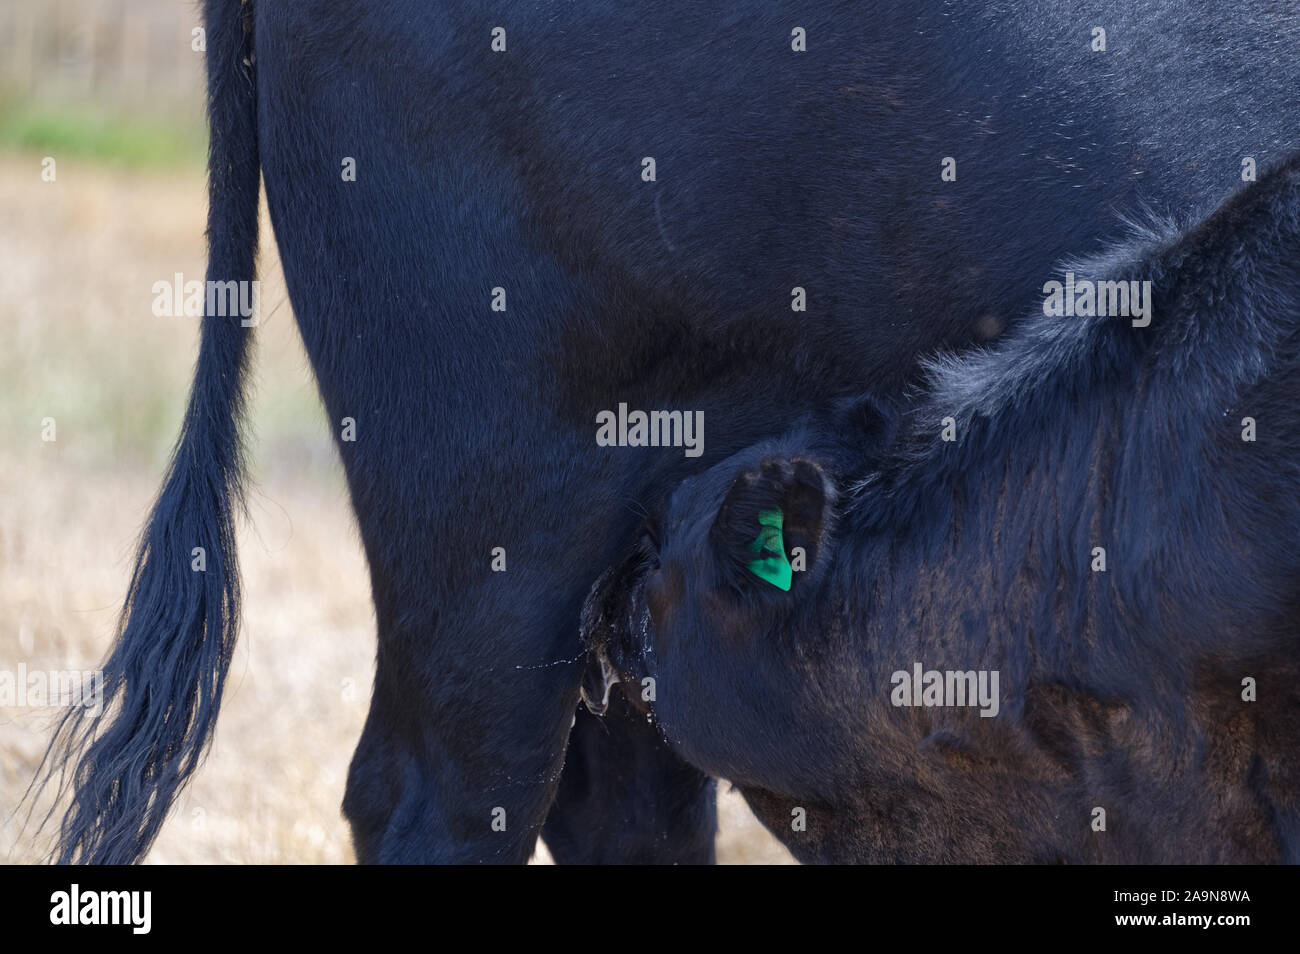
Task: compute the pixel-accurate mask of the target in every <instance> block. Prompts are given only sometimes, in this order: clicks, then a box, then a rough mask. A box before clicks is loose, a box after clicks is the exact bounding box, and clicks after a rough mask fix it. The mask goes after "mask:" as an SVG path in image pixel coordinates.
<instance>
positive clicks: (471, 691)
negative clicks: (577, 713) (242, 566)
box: [343, 626, 577, 864]
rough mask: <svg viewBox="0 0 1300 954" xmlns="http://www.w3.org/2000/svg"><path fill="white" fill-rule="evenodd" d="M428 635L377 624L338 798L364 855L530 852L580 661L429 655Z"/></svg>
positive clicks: (517, 859) (391, 859)
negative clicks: (532, 662) (361, 718)
mask: <svg viewBox="0 0 1300 954" xmlns="http://www.w3.org/2000/svg"><path fill="white" fill-rule="evenodd" d="M484 642H486V640H484ZM418 646H424V647H425V652H423V653H416V654H414V655H408V654H407V653H405V652H404V651H403V650H404V649H405V648H407V647H412V648H414V647H418ZM428 646H429V643H428V641H419V640H407V639H404V638H403V634H401V633H397V632H393V631H387V632H386V631H384V629H383V627H382V626H381V632H380V653H379V661H378V666H377V670H376V676H375V691H374V695H373V697H372V699H371V704H370V713H369V715H368V717H367V719H366V726H365V730H364V732H363V733H362V737H361V742H360V744H359V745H358V746H357V750H356V754H355V755H354V756H353V759H352V765H351V768H350V770H349V773H348V783H347V792H346V795H345V797H344V801H343V811H344V814H345V815H346V816H347V818H348V821H349V822H350V823H351V826H352V834H353V844H354V847H355V849H356V854H357V860H358V861H359V862H361V863H363V864H367V863H384V864H403V863H481V862H496V863H504V864H518V863H522V862H525V861H527V860H528V858H529V856H530V855H531V854H532V852H533V849H534V847H535V845H536V840H537V834H538V831H539V829H540V828H541V825H542V821H543V820H544V819H545V817H546V812H547V809H548V808H549V806H550V804H551V802H552V800H553V799H554V796H555V789H556V786H557V784H558V780H559V774H560V765H561V760H562V758H563V751H564V744H565V738H566V735H567V733H568V730H569V726H570V722H571V720H572V713H573V710H574V707H575V705H576V703H577V688H576V687H577V678H576V674H577V663H572V664H565V663H563V662H562V663H560V664H558V665H555V666H549V667H544V668H537V669H526V668H516V667H515V666H510V665H507V666H504V667H501V666H494V665H493V664H492V663H488V662H485V660H484V659H483V658H482V657H480V656H479V655H478V654H476V653H472V652H465V653H460V654H456V655H455V656H452V657H448V658H442V657H441V654H438V653H436V652H435V653H433V654H432V655H433V656H434V657H435V660H437V661H435V662H432V663H431V662H430V659H429V654H428V652H427V649H428ZM499 658H512V657H511V655H510V654H507V653H505V652H502V653H501V654H500V657H499ZM497 670H500V671H497Z"/></svg>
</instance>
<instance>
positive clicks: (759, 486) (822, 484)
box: [709, 457, 835, 592]
mask: <svg viewBox="0 0 1300 954" xmlns="http://www.w3.org/2000/svg"><path fill="white" fill-rule="evenodd" d="M834 496H835V492H834V488H833V486H832V484H831V481H830V479H829V478H828V477H827V475H826V474H825V473H824V472H823V471H822V469H821V467H820V466H818V465H817V463H816V462H815V461H812V460H808V459H806V458H800V457H795V458H777V459H768V460H764V461H762V462H761V463H760V464H759V465H758V466H757V467H756V468H746V469H745V470H742V471H741V472H740V473H738V474H737V475H736V477H735V479H734V480H733V481H732V484H731V487H730V489H729V490H728V491H727V496H726V498H725V499H724V500H723V502H722V506H721V507H720V508H719V509H718V514H717V516H716V517H715V518H714V521H713V526H712V528H711V529H710V531H709V542H710V545H711V546H712V547H713V552H714V557H715V560H716V564H717V567H718V572H719V575H720V576H721V582H722V583H723V584H724V585H726V586H729V587H732V588H733V589H737V590H741V591H753V590H766V591H769V592H775V591H776V590H782V591H789V590H792V589H795V588H797V587H798V586H799V585H800V584H801V582H802V581H803V580H805V579H807V575H808V574H809V573H810V572H811V571H812V570H813V569H814V568H815V567H816V566H817V563H818V558H819V557H820V556H821V554H822V550H823V548H824V541H825V536H826V533H827V531H828V529H829V527H828V522H829V516H830V511H831V508H832V506H833V502H834Z"/></svg>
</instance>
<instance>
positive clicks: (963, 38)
mask: <svg viewBox="0 0 1300 954" xmlns="http://www.w3.org/2000/svg"><path fill="white" fill-rule="evenodd" d="M1129 6H1130V5H1127V4H1125V5H1120V4H1113V5H1112V4H1110V3H1089V2H1084V3H1079V2H1077V0H1070V2H1068V3H1067V2H1064V0H1061V2H1054V3H1037V2H1035V3H1023V2H1016V3H1005V2H1003V3H996V2H995V3H989V4H982V5H978V6H977V5H952V4H947V3H939V2H930V3H908V4H866V3H861V2H858V0H846V2H841V3H828V4H816V5H813V6H811V7H802V8H800V9H799V10H797V11H786V10H784V9H778V7H777V6H776V5H772V4H769V3H766V2H759V0H743V2H741V3H739V4H736V3H731V4H727V5H725V6H722V7H714V6H712V5H709V4H701V3H696V2H670V3H656V4H641V5H635V6H633V5H625V4H610V3H607V2H605V0H580V2H576V3H566V4H564V5H562V6H560V7H556V6H552V5H548V4H516V5H511V6H509V7H507V8H502V9H501V10H496V9H495V8H491V7H490V6H489V5H481V6H480V5H478V4H474V3H464V2H445V3H429V2H426V0H369V2H366V3H356V2H347V3H345V2H342V0H299V2H295V3H280V4H261V3H258V2H257V0H250V2H246V3H245V2H240V0H206V3H205V16H206V23H207V29H208V40H207V49H208V54H207V56H208V77H209V80H208V82H209V98H210V106H209V109H210V124H211V130H212V139H211V155H210V194H211V207H210V213H209V229H208V235H209V240H210V246H211V247H210V261H209V278H210V279H212V280H217V281H243V280H251V279H252V277H253V275H254V253H255V249H256V242H257V194H258V175H259V171H260V173H261V176H262V181H263V182H264V184H265V189H266V195H267V201H268V205H269V208H270V213H271V219H272V222H273V224H274V228H275V233H276V239H277V242H278V246H279V251H280V258H281V262H282V263H283V267H284V274H285V278H286V281H287V284H288V289H289V295H290V298H291V301H292V305H293V309H294V313H295V315H296V317H297V320H298V323H299V326H300V329H301V332H302V337H303V340H304V342H305V344H306V348H307V352H308V354H309V356H310V359H311V362H312V366H313V369H314V371H315V374H316V377H317V380H318V382H319V386H320V391H321V396H322V398H323V401H324V405H325V408H326V410H327V412H328V415H329V418H330V420H331V422H332V424H333V426H334V427H335V429H336V433H337V434H338V435H339V444H338V446H339V452H340V455H341V457H342V460H343V464H344V468H345V470H346V475H347V480H348V485H349V489H350V493H351V501H352V504H353V506H354V508H355V510H356V514H357V520H358V524H359V527H360V532H361V536H362V539H363V542H364V546H365V552H366V556H367V559H368V562H369V567H370V573H371V583H372V590H373V596H374V601H375V610H376V617H377V620H378V630H379V632H378V636H379V649H378V659H377V669H376V678H375V692H374V697H373V700H372V703H371V708H370V714H369V717H368V720H367V723H366V727H365V730H364V734H363V736H362V739H361V742H360V746H359V748H358V750H357V753H356V756H355V758H354V760H353V763H352V768H351V772H350V775H349V779H348V787H347V795H346V799H345V803H344V809H345V812H346V814H347V816H348V818H349V820H350V822H351V825H352V830H353V833H354V840H355V844H356V851H357V856H358V857H359V858H360V859H361V860H363V861H417V860H421V861H423V860H429V861H521V860H523V859H525V858H527V857H528V855H529V853H530V852H531V851H532V849H533V846H534V843H535V839H536V837H537V835H538V832H539V830H540V829H541V828H542V825H543V823H544V822H545V821H547V816H548V811H549V821H548V822H547V828H546V831H545V835H546V838H547V840H548V842H549V844H550V847H551V850H552V852H553V853H554V854H555V856H556V857H557V859H558V860H561V861H568V860H579V861H581V860H587V861H598V860H643V861H674V860H676V861H707V860H709V859H711V858H712V852H713V847H712V844H713V831H714V821H713V810H712V801H711V799H712V797H713V795H712V792H713V790H712V783H711V782H710V781H709V779H708V778H707V777H706V776H705V775H703V774H702V773H700V772H698V771H697V770H696V769H694V768H692V767H690V766H689V765H687V764H685V763H683V762H682V761H681V760H680V759H678V758H677V756H675V755H674V754H673V753H671V752H670V751H669V750H667V749H666V748H664V747H663V746H662V745H661V743H660V742H659V740H658V737H657V735H656V734H655V733H654V732H653V731H652V730H651V727H649V726H647V725H646V724H645V722H644V720H643V719H639V718H634V717H630V716H629V717H627V718H622V719H620V720H618V721H613V722H610V723H607V724H606V725H605V726H600V725H599V724H598V723H596V722H595V720H593V719H591V718H590V717H589V716H587V715H585V714H579V715H578V717H577V720H578V721H577V722H576V725H575V724H574V719H575V714H574V713H575V708H576V706H577V700H578V693H579V683H580V680H581V673H582V663H581V656H582V651H581V647H580V646H579V644H578V641H577V639H576V636H575V633H576V623H577V619H578V615H579V611H580V609H581V607H582V602H583V597H584V595H585V593H586V591H587V589H588V586H589V584H590V581H591V580H592V579H593V578H594V577H595V575H596V574H597V573H598V572H599V571H600V570H601V569H602V568H604V567H606V566H609V565H610V564H611V563H612V562H614V561H615V560H616V559H617V558H618V557H619V555H620V553H621V552H623V549H624V548H625V547H626V546H627V545H628V543H629V542H630V541H631V540H632V539H633V534H634V532H635V527H636V525H637V523H638V520H639V516H640V513H641V512H642V510H643V509H644V508H646V507H649V506H653V505H655V504H656V503H657V502H658V501H659V499H660V498H661V497H662V496H663V495H664V494H665V493H666V492H667V490H668V489H670V488H671V487H673V486H675V485H676V484H677V483H678V482H679V481H680V480H681V479H682V478H683V477H686V476H688V475H690V474H693V473H697V472H699V471H701V470H703V469H705V468H707V467H709V466H710V465H712V464H715V463H717V462H718V461H720V460H723V459H724V458H726V457H727V456H728V455H729V454H732V453H734V452H736V451H737V450H739V449H740V448H743V447H746V446H749V445H751V444H753V443H754V442H755V441H758V440H761V439H764V438H767V437H772V436H774V435H777V434H780V433H782V432H783V431H784V430H786V429H787V428H788V427H789V426H790V425H791V424H792V423H793V422H794V421H795V420H797V419H798V418H799V417H800V416H801V415H803V414H805V413H807V412H809V411H810V410H816V409H824V408H827V407H829V406H831V405H832V404H833V403H834V402H835V401H836V400H839V399H843V398H846V397H849V396H851V395H854V394H857V393H859V392H861V391H862V390H863V389H864V388H870V389H873V390H875V391H877V392H879V393H880V394H882V395H885V396H889V395H895V394H897V393H898V392H899V391H900V389H902V388H903V387H904V386H905V385H906V384H907V383H908V382H909V381H910V380H912V379H913V377H914V374H915V358H916V356H918V355H920V354H923V353H928V352H930V351H932V350H934V349H936V348H939V347H957V346H962V345H966V344H970V343H971V342H974V341H979V340H984V339H989V338H992V337H995V336H996V335H997V334H999V333H1000V331H1001V330H1002V329H1003V328H1004V327H1005V326H1006V325H1007V324H1008V322H1009V319H1010V317H1011V316H1013V315H1015V314H1018V313H1020V312H1021V311H1023V310H1024V308H1026V307H1027V306H1028V304H1029V303H1030V302H1031V301H1032V300H1033V298H1034V295H1035V294H1036V293H1037V289H1038V283H1039V282H1040V281H1041V279H1040V277H1039V276H1040V275H1041V274H1042V273H1043V272H1045V271H1046V270H1047V269H1048V268H1049V267H1050V266H1051V264H1052V263H1053V262H1055V261H1056V260H1058V259H1059V258H1060V257H1061V256H1063V255H1065V254H1068V253H1072V252H1076V251H1083V252H1086V251H1091V250H1094V249H1095V248H1097V247H1099V243H1100V242H1102V241H1103V240H1106V239H1109V238H1113V237H1115V236H1117V235H1118V234H1119V229H1120V225H1119V224H1118V218H1117V215H1116V213H1117V212H1125V211H1131V210H1133V209H1135V208H1137V207H1138V206H1140V205H1143V204H1146V205H1150V206H1151V207H1152V208H1153V209H1155V210H1156V211H1172V210H1175V209H1182V208H1185V207H1192V206H1196V205H1198V204H1200V203H1204V202H1207V201H1218V200H1220V199H1222V197H1224V196H1226V195H1227V194H1228V192H1229V191H1230V189H1231V187H1232V185H1233V183H1235V182H1237V181H1239V178H1240V176H1241V174H1242V168H1243V162H1247V163H1251V162H1260V163H1263V162H1265V161H1267V160H1268V159H1269V158H1270V157H1276V156H1278V155H1280V154H1281V153H1282V152H1283V151H1284V150H1287V149H1290V148H1294V147H1295V146H1296V145H1297V144H1300V143H1297V132H1296V131H1297V128H1300V127H1298V126H1297V123H1296V122H1295V120H1296V116H1297V106H1296V103H1295V98H1294V95H1293V91H1294V89H1295V88H1296V87H1297V85H1300V84H1297V82H1296V79H1297V72H1298V70H1300V67H1298V66H1297V62H1296V59H1295V57H1294V55H1293V54H1294V50H1295V48H1296V39H1297V25H1296V22H1295V20H1294V18H1293V17H1291V16H1290V14H1289V12H1288V11H1287V9H1286V8H1285V7H1276V8H1274V7H1272V6H1269V7H1264V8H1260V9H1257V10H1254V11H1253V12H1251V13H1249V15H1247V14H1246V13H1243V11H1242V10H1241V9H1240V8H1239V7H1236V6H1227V7H1225V6H1223V5H1222V4H1220V3H1218V2H1216V0H1196V2H1190V3H1186V4H1183V5H1181V6H1180V7H1179V8H1178V9H1177V11H1176V12H1171V10H1170V8H1168V7H1167V6H1165V5H1159V6H1157V5H1152V6H1151V7H1150V8H1148V9H1129ZM1170 16H1176V17H1177V18H1178V19H1177V21H1176V22H1170V21H1169V20H1168V19H1167V18H1168V17H1170ZM498 28H499V29H498ZM1097 29H1104V30H1105V31H1107V32H1106V36H1105V38H1104V42H1103V38H1102V37H1101V36H1100V35H1099V34H1097V33H1096V30H1097ZM647 159H650V160H653V163H650V162H647V161H646V160H647ZM948 160H951V161H948ZM349 173H352V174H349ZM954 173H955V179H954V178H953V175H954ZM796 289H801V290H802V291H796ZM804 298H806V310H804V311H795V310H793V308H792V304H797V303H799V302H800V301H802V300H803V299H804ZM494 306H495V307H494ZM250 334H251V332H250V331H249V330H248V329H246V328H244V327H242V326H241V325H240V323H238V322H235V321H232V320H230V319H224V318H220V317H218V316H217V315H215V314H209V315H207V316H205V320H204V324H203V334H202V343H201V348H200V355H199V363H198V368H197V371H196V376H195V382H194V389H193V392H192V395H191V398H190V405H189V409H188V411H187V414H186V417H185V423H184V429H183V431H182V434H181V437H180V440H179V443H178V445H177V450H176V455H175V459H174V461H173V463H172V465H171V469H170V471H169V474H168V477H167V482H166V484H165V486H164V489H163V491H162V494H161V496H160V498H159V501H158V503H157V506H156V508H155V510H154V513H153V515H152V517H151V519H150V522H149V525H148V528H147V530H146V532H145V535H144V540H143V544H142V548H141V551H140V556H139V559H138V563H137V565H136V569H135V573H134V576H133V579H132V583H131V590H130V595H129V600H128V604H127V608H126V611H125V613H124V616H123V619H122V624H121V628H120V632H119V634H118V640H117V643H116V646H115V648H114V650H113V653H112V655H111V657H110V658H109V660H108V662H107V664H106V670H105V683H106V693H107V699H106V715H105V717H104V718H103V719H100V720H97V721H94V722H79V721H77V717H76V716H74V717H72V719H70V721H69V722H67V723H65V725H64V727H63V732H62V735H61V738H62V740H63V741H64V742H65V743H67V744H63V745H61V746H60V747H58V748H56V750H55V758H54V763H53V764H55V765H56V766H57V765H58V764H61V762H63V761H66V760H70V764H71V765H72V767H73V772H72V775H71V781H72V783H73V784H74V786H75V801H74V802H73V804H72V806H71V809H70V811H69V813H68V815H67V816H66V817H65V819H64V823H63V832H62V834H63V838H62V852H61V857H62V858H64V859H65V860H71V859H84V860H89V861H100V862H121V861H130V860H135V859H138V858H140V857H141V856H142V855H143V854H144V853H145V852H146V851H147V850H148V848H149V845H150V844H151V843H152V841H153V839H154V837H155V836H156V834H157V832H158V829H159V826H160V825H161V823H162V821H163V819H164V817H165V815H166V812H167V810H168V807H169V805H170V803H171V801H172V799H173V798H174V796H175V794H176V792H177V791H178V790H179V788H180V787H181V786H182V785H183V784H184V783H185V781H186V780H187V779H188V778H189V776H190V775H191V773H192V772H193V771H194V769H195V767H196V765H197V764H198V760H199V758H200V756H201V754H202V752H203V750H204V748H205V746H206V744H207V742H208V740H209V739H210V737H211V733H212V729H213V725H214V721H215V718H216V713H217V709H218V707H219V704H220V699H221V693H222V688H223V685H224V678H225V673H226V669H227V665H228V662H229V659H230V653H231V649H232V646H233V641H234V638H235V632H236V626H237V615H238V577H237V572H236V567H235V555H234V547H233V534H234V523H233V519H234V514H235V512H236V510H237V507H238V500H239V489H240V483H241V475H242V468H241V465H240V453H239V429H238V421H239V411H240V407H241V404H242V394H243V381H244V371H245V367H246V360H247V352H248V339H249V336H250ZM621 404H626V405H627V406H628V407H629V408H631V409H645V410H654V409H664V410H677V411H682V412H684V413H687V414H691V415H692V419H694V415H695V414H697V413H702V414H703V417H704V420H705V421H706V423H707V439H706V440H705V442H704V444H703V445H702V446H701V447H698V448H697V449H700V450H702V453H701V454H700V455H699V456H691V454H688V453H684V452H683V450H682V448H662V447H607V446H602V445H601V444H600V443H598V441H597V425H596V422H597V420H598V417H599V416H600V415H602V413H603V412H606V411H612V410H615V409H617V408H618V407H619V406H620V405H621ZM345 419H347V420H348V421H349V422H350V423H348V424H346V425H345V423H344V422H345ZM348 437H351V438H354V439H346V438H348ZM194 547H204V548H205V549H206V551H207V572H206V573H204V574H196V573H194V572H192V571H191V564H190V561H191V556H190V554H191V552H192V550H193V548H194ZM497 548H501V551H503V552H501V551H499V552H498V553H497V556H496V557H494V550H496V549H497ZM501 557H504V561H505V562H504V564H501V562H500V558H501ZM494 564H495V568H494ZM502 565H504V572H497V569H499V568H500V567H501V566H502ZM303 652H311V647H310V645H309V644H307V643H304V646H303ZM571 725H572V726H573V728H572V732H571ZM566 744H567V751H568V758H567V760H566V756H565V753H566ZM562 769H563V773H562V772H561V770H562ZM553 803H554V807H552V804H553Z"/></svg>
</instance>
